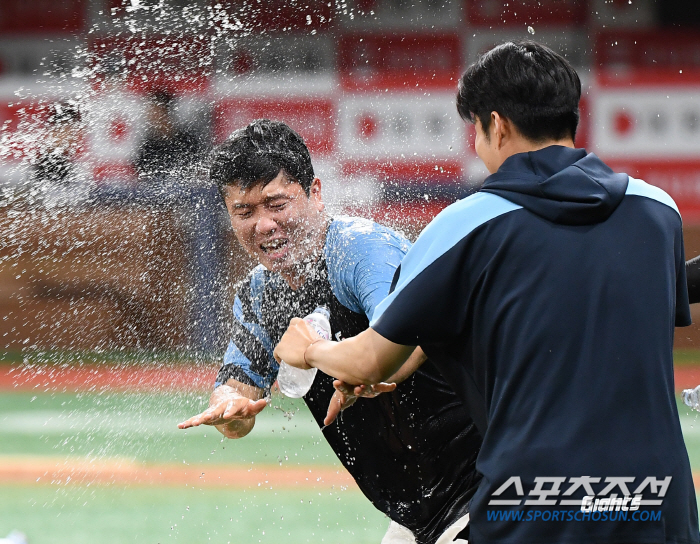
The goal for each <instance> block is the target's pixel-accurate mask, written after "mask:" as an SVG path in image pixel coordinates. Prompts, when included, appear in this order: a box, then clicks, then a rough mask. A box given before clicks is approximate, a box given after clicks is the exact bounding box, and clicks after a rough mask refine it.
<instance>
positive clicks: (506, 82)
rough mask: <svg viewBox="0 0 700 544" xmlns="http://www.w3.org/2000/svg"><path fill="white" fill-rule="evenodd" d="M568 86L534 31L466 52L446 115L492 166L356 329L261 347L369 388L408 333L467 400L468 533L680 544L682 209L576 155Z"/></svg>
mask: <svg viewBox="0 0 700 544" xmlns="http://www.w3.org/2000/svg"><path fill="white" fill-rule="evenodd" d="M580 95H581V84H580V81H579V78H578V75H577V74H576V72H575V71H574V70H573V68H572V67H571V66H570V65H569V63H568V62H567V61H566V60H565V59H564V58H562V57H561V56H560V55H558V54H556V53H554V52H553V51H551V50H549V49H547V48H545V47H543V46H541V45H538V44H536V43H533V42H522V43H517V44H516V43H506V44H503V45H501V46H498V47H496V48H495V49H493V50H491V51H489V52H488V53H486V54H485V55H483V56H482V57H481V58H480V59H479V60H478V61H477V62H476V63H475V64H473V65H472V66H470V67H469V68H468V69H467V71H466V72H465V74H464V75H463V76H462V79H461V81H460V86H459V91H458V97H457V108H458V111H459V113H460V115H461V116H462V117H463V118H464V119H466V120H468V121H471V122H474V123H475V124H476V142H475V147H476V152H477V154H478V155H479V157H480V158H481V159H482V160H483V162H484V164H485V165H486V167H487V168H488V170H489V171H490V172H491V175H490V176H489V177H488V178H487V179H486V180H485V182H484V184H483V187H482V188H481V190H480V191H479V192H477V193H476V194H474V195H471V196H470V197H468V198H465V199H464V200H461V201H459V202H457V203H455V204H453V205H452V206H449V207H448V208H446V209H445V210H444V211H443V212H442V213H441V214H440V215H438V216H437V217H436V218H435V220H434V221H433V222H432V223H431V224H430V225H429V226H428V227H427V228H426V229H425V231H424V232H423V233H422V234H421V236H420V237H419V239H418V240H417V242H416V243H415V245H414V246H413V247H412V248H411V250H410V251H409V252H408V253H407V255H406V256H405V258H404V259H403V261H402V263H401V266H400V268H399V269H398V270H397V273H396V275H395V276H394V281H393V285H392V292H391V293H390V294H389V296H388V297H387V298H386V299H384V301H383V302H382V303H380V304H379V306H378V307H377V309H376V311H375V313H374V315H373V318H372V321H371V323H370V328H369V329H367V330H366V331H364V332H362V333H360V334H359V335H358V336H356V337H355V338H352V339H349V340H346V341H344V342H342V343H334V342H329V341H317V338H316V337H315V335H314V334H313V333H312V332H311V331H309V329H308V328H307V327H306V326H305V325H304V324H303V322H300V321H299V320H292V324H291V326H290V328H289V329H288V331H287V333H286V334H285V336H284V337H283V338H282V340H281V342H280V344H279V345H278V346H277V349H276V356H277V357H281V358H283V359H284V360H285V361H286V362H288V363H290V364H294V365H296V366H299V367H302V368H308V366H315V367H318V368H320V369H321V370H323V371H324V372H326V373H328V374H330V375H332V376H335V377H337V378H339V379H341V380H344V381H346V382H348V383H354V384H362V383H365V384H366V383H376V382H379V381H381V380H382V379H383V378H385V377H386V376H388V375H389V374H391V373H392V372H394V371H395V370H396V369H397V368H398V367H400V366H401V364H402V363H403V361H404V360H405V359H406V357H407V356H408V355H409V354H410V353H411V351H412V350H413V346H416V345H420V346H421V347H422V349H423V350H424V351H425V353H426V354H427V355H428V356H429V357H430V359H431V360H433V361H434V362H435V364H436V366H438V368H439V369H440V371H441V372H442V373H443V375H444V376H445V378H446V379H447V381H448V382H449V383H450V384H452V386H453V387H454V389H455V391H457V393H458V394H460V395H461V396H462V398H463V400H464V402H465V403H466V404H467V406H468V408H469V411H470V414H471V416H472V418H473V419H474V422H475V424H476V425H477V427H478V429H479V431H480V433H481V435H482V437H483V445H482V448H481V452H480V453H479V456H478V458H477V470H478V471H479V472H480V473H481V474H482V475H483V479H482V482H481V484H480V486H479V489H478V491H477V493H476V495H475V496H474V498H473V499H472V502H471V508H470V515H471V520H470V527H471V532H470V537H469V542H470V543H472V542H473V543H476V544H480V543H483V542H507V543H513V544H515V543H518V544H527V543H552V544H553V543H564V542H566V543H572V544H573V543H581V544H584V543H590V542H597V543H604V542H607V543H623V542H628V543H631V542H673V543H686V542H687V543H691V542H692V543H697V542H698V518H697V507H696V502H695V492H694V488H693V482H692V476H691V471H690V463H689V461H688V454H687V451H686V448H685V444H684V442H683V437H682V434H681V428H680V422H679V418H678V413H677V409H676V402H675V398H674V389H673V361H672V347H673V334H674V327H675V326H684V325H688V324H689V323H690V314H689V306H688V294H687V290H686V277H685V268H684V254H683V238H682V231H681V218H680V215H679V214H678V210H677V208H676V206H675V203H674V202H673V200H672V199H671V198H670V197H669V196H668V195H667V194H666V193H664V192H663V191H661V190H660V189H658V188H656V187H653V186H650V185H647V184H646V183H644V182H643V181H640V180H636V179H633V178H630V177H629V176H627V175H626V174H618V173H614V172H613V171H612V170H610V168H608V166H606V165H605V164H604V163H603V162H602V161H601V160H600V159H598V158H597V157H596V156H595V155H593V154H587V153H586V151H585V150H583V149H575V147H574V137H575V133H576V128H577V124H578V118H579V112H578V103H579V99H580Z"/></svg>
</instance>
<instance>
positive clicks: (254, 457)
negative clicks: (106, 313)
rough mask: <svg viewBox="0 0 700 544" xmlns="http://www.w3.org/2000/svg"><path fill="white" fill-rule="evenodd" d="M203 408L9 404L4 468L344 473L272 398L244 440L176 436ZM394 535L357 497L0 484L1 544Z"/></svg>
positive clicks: (118, 400)
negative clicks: (38, 461) (43, 462)
mask: <svg viewBox="0 0 700 544" xmlns="http://www.w3.org/2000/svg"><path fill="white" fill-rule="evenodd" d="M205 402H206V398H205V396H202V395H196V394H180V395H165V394H158V395H144V394H137V393H123V394H102V395H99V394H88V393H79V394H66V393H55V394H52V393H43V394H42V393H36V394H34V393H25V392H21V393H14V392H11V393H9V392H3V393H2V394H0V459H2V457H3V456H6V457H7V456H13V457H16V456H18V455H21V456H27V457H28V458H35V457H36V456H50V457H54V458H59V459H69V458H71V457H81V458H88V459H98V460H107V459H126V460H130V461H139V462H145V463H169V464H173V463H185V464H195V463H212V464H224V463H225V464H228V463H230V464H234V465H240V466H243V467H246V466H254V465H255V466H257V465H261V464H262V465H275V466H280V465H281V466H288V467H298V466H300V465H301V466H309V465H313V466H321V467H323V466H326V467H328V466H332V467H338V468H340V464H339V463H338V461H337V459H336V457H335V456H334V454H333V452H332V451H331V450H330V448H329V447H328V446H327V444H326V443H325V441H323V439H322V436H321V433H320V431H319V430H318V428H317V427H316V425H315V423H314V422H313V421H312V420H311V416H310V414H309V413H308V412H307V410H306V408H305V407H304V406H303V403H299V402H298V401H297V402H290V401H288V400H286V399H280V398H275V399H274V400H273V403H272V406H271V407H269V408H267V409H266V410H265V411H264V412H263V413H262V414H261V415H260V416H259V421H258V423H257V425H256V428H255V429H254V431H253V433H251V435H249V436H248V437H246V438H245V439H242V440H225V441H224V440H222V438H221V436H220V435H219V433H218V432H216V430H214V429H211V428H197V429H191V430H188V431H181V430H178V429H177V428H176V425H177V423H178V422H179V421H182V420H183V419H185V417H186V416H188V415H190V414H193V413H195V412H196V411H197V410H199V409H200V408H202V407H203V406H204V405H205ZM387 525H388V520H387V518H385V517H384V516H383V515H382V514H381V513H379V512H377V511H376V510H375V509H374V508H373V507H372V506H371V504H370V503H369V502H368V501H367V500H366V499H365V498H364V496H363V495H362V494H361V493H360V492H359V491H357V490H356V489H354V488H351V489H346V488H338V489H333V490H329V489H311V488H306V489H305V488H299V489H289V488H284V489H279V490H276V489H274V488H273V489H259V490H255V491H251V490H239V489H236V488H235V487H232V488H231V489H228V488H221V487H192V486H188V485H186V484H182V485H170V486H163V487H158V486H142V485H133V484H129V485H124V484H115V485H107V486H105V485H90V486H87V485H73V484H70V483H69V484H68V485H66V484H65V483H63V482H62V483H61V484H51V483H48V482H47V483H43V484H42V483H41V482H39V483H36V484H26V485H17V484H11V485H7V484H5V485H3V484H0V536H4V535H5V534H7V533H8V532H9V531H10V530H11V529H19V530H21V531H23V532H25V533H26V534H27V535H28V536H29V542H30V544H42V543H47V544H48V543H56V544H63V543H65V544H69V543H70V544H79V543H85V544H87V543H94V542H96V541H99V542H100V543H122V542H127V541H137V542H149V543H158V542H161V543H163V542H187V543H192V544H194V543H198V542H202V543H205V542H222V543H226V542H231V543H237V544H238V543H241V544H243V543H258V542H262V543H265V542H269V543H273V542H275V543H279V542H281V541H282V539H283V541H284V542H285V544H293V543H302V542H332V543H344V542H348V543H350V542H352V543H364V542H367V543H370V542H371V543H377V542H379V540H381V537H382V535H383V534H384V531H385V530H386V526H387Z"/></svg>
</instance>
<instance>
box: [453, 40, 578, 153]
mask: <svg viewBox="0 0 700 544" xmlns="http://www.w3.org/2000/svg"><path fill="white" fill-rule="evenodd" d="M580 99H581V80H580V79H579V77H578V74H577V73H576V71H575V70H574V69H573V67H572V66H571V65H570V64H569V62H568V61H567V60H566V59H565V58H564V57H562V56H561V55H559V54H558V53H555V52H554V51H552V50H551V49H549V48H548V47H545V46H544V45H540V44H538V43H535V42H532V41H522V42H516V43H514V42H507V43H504V44H501V45H499V46H497V47H494V48H493V49H491V50H490V51H488V52H487V53H485V54H483V55H482V56H481V57H479V59H478V60H477V61H476V62H475V63H474V64H472V65H471V66H469V68H467V70H466V71H465V72H464V74H463V75H462V78H461V79H460V82H459V88H458V91H457V111H458V112H459V115H460V117H462V119H464V120H465V121H469V122H471V123H475V122H476V119H477V118H478V119H479V121H480V122H481V125H482V127H483V129H484V131H485V132H486V135H487V136H488V130H489V127H490V125H491V112H493V111H496V112H498V113H499V114H500V115H501V116H502V117H506V118H508V119H509V120H510V121H511V122H512V123H513V124H514V125H515V127H516V128H517V129H518V131H519V132H520V133H521V134H522V135H523V136H524V137H525V138H527V139H528V140H531V141H533V142H542V141H546V140H561V139H563V138H566V137H567V136H570V137H571V138H572V139H574V138H575V137H576V129H577V128H578V122H579V107H578V106H579V100H580Z"/></svg>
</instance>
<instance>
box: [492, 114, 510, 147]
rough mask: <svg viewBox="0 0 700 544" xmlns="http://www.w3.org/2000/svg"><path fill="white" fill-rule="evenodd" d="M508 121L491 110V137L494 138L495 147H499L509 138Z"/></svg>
mask: <svg viewBox="0 0 700 544" xmlns="http://www.w3.org/2000/svg"><path fill="white" fill-rule="evenodd" d="M510 129H511V127H510V121H509V120H508V118H507V117H503V116H501V114H499V113H498V112H497V111H492V112H491V138H494V144H495V145H496V149H501V148H502V147H503V146H504V145H505V143H506V142H507V141H508V139H509V138H510V136H511V134H510V132H511V130H510Z"/></svg>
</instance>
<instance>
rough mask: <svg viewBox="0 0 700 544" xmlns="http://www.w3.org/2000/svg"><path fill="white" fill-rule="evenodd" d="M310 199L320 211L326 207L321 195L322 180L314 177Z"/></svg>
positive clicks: (310, 189) (310, 188)
mask: <svg viewBox="0 0 700 544" xmlns="http://www.w3.org/2000/svg"><path fill="white" fill-rule="evenodd" d="M309 200H311V201H312V202H313V204H314V206H315V207H316V209H317V210H318V211H319V212H322V211H323V210H324V208H325V207H326V206H325V204H324V203H323V197H322V196H321V180H320V179H318V178H314V180H313V181H312V182H311V187H309Z"/></svg>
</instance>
